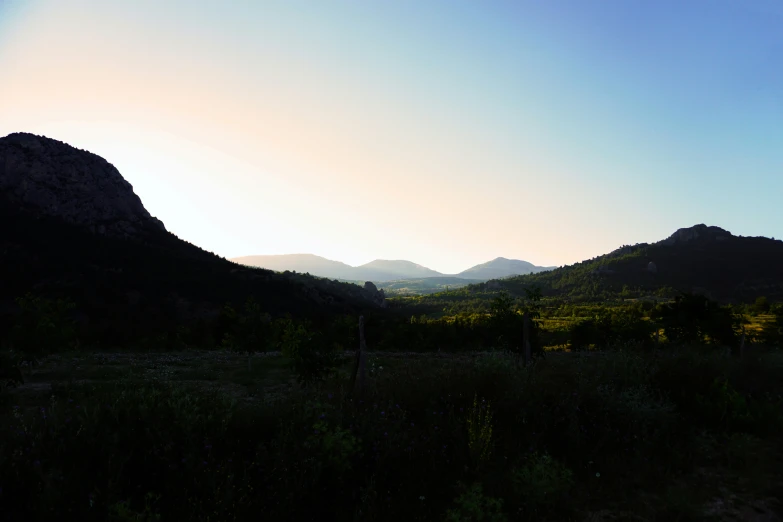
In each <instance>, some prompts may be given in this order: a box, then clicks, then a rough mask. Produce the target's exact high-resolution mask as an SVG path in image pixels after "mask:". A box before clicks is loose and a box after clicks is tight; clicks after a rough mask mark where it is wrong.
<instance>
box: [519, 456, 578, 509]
mask: <svg viewBox="0 0 783 522" xmlns="http://www.w3.org/2000/svg"><path fill="white" fill-rule="evenodd" d="M511 480H512V482H513V485H514V492H515V495H517V496H518V498H520V499H521V501H522V502H523V504H524V505H525V506H526V507H527V508H528V509H531V510H534V511H535V510H538V509H540V508H542V507H546V506H551V505H554V504H556V503H558V502H561V501H562V498H563V495H564V494H565V493H567V492H568V491H569V490H570V489H571V486H572V484H573V481H574V477H573V473H572V472H571V470H570V469H568V468H567V467H565V466H564V465H563V464H561V463H559V462H558V461H556V460H555V459H554V458H552V457H551V456H550V455H549V454H548V453H533V454H531V455H530V456H529V457H528V458H527V462H526V463H525V464H524V465H523V466H522V467H520V468H516V469H514V471H513V472H512V474H511Z"/></svg>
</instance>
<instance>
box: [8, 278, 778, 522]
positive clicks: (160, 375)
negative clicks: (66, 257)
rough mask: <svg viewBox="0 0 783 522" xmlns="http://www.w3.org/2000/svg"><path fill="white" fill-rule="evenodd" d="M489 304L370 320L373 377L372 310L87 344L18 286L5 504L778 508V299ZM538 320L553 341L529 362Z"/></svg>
mask: <svg viewBox="0 0 783 522" xmlns="http://www.w3.org/2000/svg"><path fill="white" fill-rule="evenodd" d="M487 297H488V298H487V299H484V300H483V301H482V303H481V304H480V306H479V305H478V304H477V305H476V306H475V307H474V308H472V309H463V310H457V309H452V310H448V309H447V311H444V310H443V309H441V310H440V311H437V312H431V313H430V314H426V313H425V314H419V315H418V316H416V315H415V311H417V305H416V303H415V302H410V301H411V300H407V301H408V302H407V304H405V302H406V300H402V302H399V303H396V304H394V306H393V307H392V309H391V310H388V312H389V313H384V314H380V313H376V314H370V315H368V316H367V321H366V323H367V325H366V336H367V343H368V346H369V347H370V350H371V351H370V358H369V360H368V361H367V366H366V370H365V371H366V374H367V375H366V377H367V379H366V383H367V384H366V387H365V388H357V389H351V388H350V382H351V378H350V374H351V371H352V369H353V368H354V359H353V353H354V352H353V350H355V349H356V347H357V346H358V340H359V335H358V328H357V318H356V316H355V315H351V314H345V315H339V316H326V317H324V318H322V319H320V320H316V319H314V318H312V317H309V318H308V317H299V318H297V317H294V316H285V315H284V316H278V317H275V316H273V315H271V314H268V313H265V310H264V309H263V307H262V306H261V305H260V303H258V302H257V301H255V300H254V299H248V300H246V301H245V302H244V304H243V305H242V306H234V305H226V306H225V307H224V308H223V310H222V312H221V313H220V315H219V316H218V317H217V318H216V319H215V321H214V323H210V324H206V325H202V327H203V329H202V331H197V330H195V329H192V328H190V327H189V326H188V325H187V324H184V323H183V324H178V325H172V327H171V328H169V330H168V331H166V332H165V334H164V335H163V336H162V337H160V338H159V337H152V338H146V339H142V340H141V341H138V342H134V343H131V344H128V345H126V346H122V347H120V349H115V348H114V347H113V346H111V347H109V346H102V345H100V344H98V343H97V342H96V341H95V340H94V338H92V340H90V341H84V340H82V338H81V337H80V335H81V333H82V332H83V331H85V326H84V325H81V326H80V325H79V324H78V322H77V321H76V320H75V318H76V317H78V307H77V306H76V305H75V304H74V303H73V302H71V301H69V300H67V299H60V300H53V299H46V298H41V297H38V296H34V295H27V296H25V297H23V298H20V299H19V300H18V302H17V305H18V311H17V316H16V322H15V326H14V327H13V328H11V329H10V330H9V333H8V335H7V336H6V337H5V338H4V340H3V347H4V350H3V358H2V359H1V360H2V364H3V366H2V368H1V369H0V372H2V375H3V377H4V381H3V393H2V406H1V407H2V413H0V415H1V416H2V419H1V420H0V426H1V427H0V430H2V432H3V433H2V436H1V437H0V488H2V490H0V508H1V509H2V511H3V512H4V513H8V514H10V516H11V519H12V520H16V519H24V520H51V519H52V518H53V517H55V518H57V517H60V518H63V517H64V518H69V519H78V520H175V519H176V520H182V519H187V520H250V519H257V518H258V516H259V513H263V514H264V515H265V516H266V517H267V518H270V519H273V520H278V519H279V520H292V519H301V520H316V519H317V520H324V519H334V520H401V519H409V520H460V521H463V520H464V521H466V520H585V519H589V520H597V519H600V517H602V516H608V514H611V515H613V516H620V517H625V518H626V519H634V518H636V519H640V520H699V519H706V517H708V516H710V514H715V515H720V516H729V515H730V514H734V515H737V514H739V516H743V515H742V513H743V510H745V511H747V510H752V509H756V510H757V511H763V512H773V511H775V510H779V509H780V507H781V506H780V505H779V504H778V503H777V501H776V500H775V499H780V498H781V496H780V495H781V493H783V488H782V486H783V483H781V480H780V477H779V474H778V473H777V470H778V469H779V467H780V465H781V463H783V443H781V439H780V436H779V434H780V430H781V428H783V396H781V388H780V383H781V382H782V380H783V358H782V353H781V351H780V348H781V341H782V340H783V319H782V317H783V307H782V306H781V305H780V304H777V303H770V302H769V301H768V300H766V299H758V300H756V301H755V302H754V303H752V304H750V305H746V306H733V307H732V306H721V305H718V304H717V303H715V302H712V301H710V300H708V299H706V298H705V297H703V296H699V295H692V294H682V295H680V296H679V297H678V298H677V299H675V300H671V301H667V302H661V303H652V302H640V301H626V302H617V303H614V304H611V303H604V304H578V303H577V304H569V303H567V302H557V301H553V300H551V299H550V300H548V299H546V298H543V297H542V295H541V293H540V292H538V291H537V290H536V289H535V288H533V289H528V291H527V292H526V294H525V296H524V297H521V298H514V297H512V296H511V295H510V294H507V293H503V292H500V293H494V294H492V297H491V298H489V295H488V296H487ZM442 298H444V299H446V298H448V295H446V296H442ZM423 309H424V308H419V310H418V311H421V310H423ZM524 313H527V314H528V317H530V318H531V320H532V324H531V333H530V334H529V338H530V339H531V340H532V342H533V345H534V349H535V351H536V353H539V354H541V355H544V354H546V356H545V357H537V358H535V359H534V362H533V363H532V364H530V365H527V366H521V365H519V364H518V363H517V361H518V359H517V357H516V356H517V354H518V352H519V349H520V346H521V341H522V339H521V332H522V323H521V321H522V317H523V314H524ZM743 331H744V335H743ZM87 339H90V338H89V336H88V337H87ZM107 348H112V349H113V351H110V352H107ZM206 348H208V350H205V349H206ZM545 349H547V350H545ZM411 352H415V353H411ZM566 352H572V353H566ZM590 517H593V518H590Z"/></svg>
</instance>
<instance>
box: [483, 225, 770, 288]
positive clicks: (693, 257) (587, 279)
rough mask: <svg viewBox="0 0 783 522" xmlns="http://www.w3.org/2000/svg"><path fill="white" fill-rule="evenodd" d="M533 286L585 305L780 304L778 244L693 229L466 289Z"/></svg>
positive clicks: (704, 228) (702, 227)
mask: <svg viewBox="0 0 783 522" xmlns="http://www.w3.org/2000/svg"><path fill="white" fill-rule="evenodd" d="M533 285H538V286H540V287H541V289H542V291H543V292H544V295H560V296H570V297H572V298H584V299H600V298H602V297H607V296H611V295H615V296H616V295H622V294H623V293H625V294H638V295H643V294H650V293H655V292H659V293H664V294H667V295H670V294H672V293H674V292H675V291H684V292H699V293H703V294H706V295H707V296H709V297H711V298H713V299H716V300H719V301H722V302H749V301H752V300H754V299H755V298H757V297H759V296H762V295H763V296H767V297H768V298H770V299H776V300H781V299H783V241H780V240H775V239H770V238H766V237H742V236H735V235H733V234H731V232H728V231H727V230H724V229H722V228H719V227H713V226H707V225H704V224H698V225H694V226H692V227H688V228H681V229H679V230H677V231H676V232H674V233H673V234H672V235H671V236H669V237H668V238H666V239H663V240H661V241H658V242H656V243H652V244H647V243H641V244H637V245H626V246H623V247H620V248H618V249H617V250H615V251H613V252H611V253H609V254H605V255H603V256H599V257H597V258H594V259H590V260H586V261H582V262H581V263H576V264H574V265H570V266H565V267H562V268H557V269H554V270H551V271H549V272H542V273H538V274H529V275H524V276H517V277H513V278H509V279H506V280H503V281H497V282H496V281H493V282H490V283H487V284H485V285H483V286H482V285H474V286H472V287H470V288H471V289H473V290H481V289H482V288H487V287H494V288H505V289H507V290H509V291H511V292H513V293H522V289H523V288H527V287H530V286H533ZM624 290H625V291H624Z"/></svg>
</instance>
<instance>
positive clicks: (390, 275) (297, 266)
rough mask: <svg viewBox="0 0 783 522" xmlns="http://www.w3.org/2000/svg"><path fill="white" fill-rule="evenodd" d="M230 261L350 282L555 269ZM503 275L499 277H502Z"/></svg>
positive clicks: (509, 263) (278, 258)
mask: <svg viewBox="0 0 783 522" xmlns="http://www.w3.org/2000/svg"><path fill="white" fill-rule="evenodd" d="M231 261H234V262H236V263H240V264H245V265H248V266H256V267H259V268H266V269H268V270H275V271H279V272H285V271H286V270H290V271H297V272H306V273H310V274H313V275H316V276H319V277H327V278H334V279H344V280H351V281H362V280H364V281H373V282H376V283H377V282H390V281H401V280H408V279H426V278H443V277H447V278H459V279H468V280H481V279H492V278H493V277H507V276H513V275H519V274H527V273H537V272H541V271H544V270H551V269H552V268H554V267H541V266H536V265H534V264H532V263H530V262H528V261H522V260H519V259H506V258H504V257H497V258H495V259H493V260H491V261H487V262H486V263H481V264H479V265H475V266H473V267H470V268H468V269H466V270H463V271H462V272H460V273H458V274H444V273H441V272H438V271H436V270H432V269H430V268H427V267H425V266H423V265H420V264H417V263H414V262H412V261H407V260H390V259H375V260H373V261H370V262H369V263H364V264H362V265H357V266H351V265H348V264H346V263H343V262H341V261H335V260H331V259H327V258H325V257H322V256H318V255H315V254H275V255H256V256H242V257H234V258H231ZM499 274H500V275H499Z"/></svg>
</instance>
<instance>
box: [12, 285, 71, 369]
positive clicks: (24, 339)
mask: <svg viewBox="0 0 783 522" xmlns="http://www.w3.org/2000/svg"><path fill="white" fill-rule="evenodd" d="M16 303H17V305H18V306H19V309H20V311H19V315H18V317H17V318H16V320H15V323H14V326H13V327H12V328H11V332H10V336H9V339H8V342H9V344H10V345H11V348H12V349H13V350H14V351H15V352H16V353H17V354H18V357H19V358H20V360H21V362H27V363H30V364H36V363H37V362H38V361H40V359H41V358H43V357H44V356H46V355H49V354H51V353H57V352H60V351H65V350H70V349H73V348H74V347H75V346H76V343H77V340H76V329H75V327H74V321H73V318H72V317H71V312H72V310H73V309H74V308H75V305H74V304H73V302H72V301H69V300H66V299H57V300H54V299H45V298H43V297H37V296H34V295H32V294H27V295H25V296H24V297H20V298H18V299H17V300H16Z"/></svg>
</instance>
